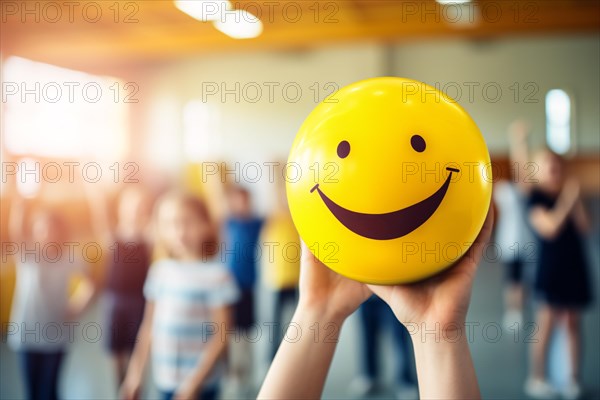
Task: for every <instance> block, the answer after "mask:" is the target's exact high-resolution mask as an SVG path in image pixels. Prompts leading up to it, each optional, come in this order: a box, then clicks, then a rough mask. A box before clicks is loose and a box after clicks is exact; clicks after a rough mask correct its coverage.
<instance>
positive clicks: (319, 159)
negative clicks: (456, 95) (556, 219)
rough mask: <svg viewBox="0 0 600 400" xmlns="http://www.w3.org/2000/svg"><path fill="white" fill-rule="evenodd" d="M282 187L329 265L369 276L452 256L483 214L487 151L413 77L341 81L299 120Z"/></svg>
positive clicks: (443, 98)
mask: <svg viewBox="0 0 600 400" xmlns="http://www.w3.org/2000/svg"><path fill="white" fill-rule="evenodd" d="M286 189H287V196H288V202H289V206H290V210H291V213H292V218H293V220H294V224H295V225H296V228H297V229H298V232H299V234H300V236H301V237H302V239H303V240H304V242H305V243H306V244H307V246H308V247H309V249H310V250H311V252H313V254H314V255H315V256H316V257H317V258H319V259H320V260H321V261H322V262H323V263H324V264H325V265H327V266H328V267H329V268H331V269H332V270H334V271H336V272H338V273H340V274H342V275H344V276H347V277H349V278H352V279H356V280H358V281H362V282H367V283H376V284H396V283H405V282H413V281H417V280H420V279H424V278H426V277H428V276H431V275H433V274H435V273H437V272H440V271H441V270H443V269H445V268H447V267H448V266H450V265H452V264H453V263H454V262H455V261H456V260H458V259H459V258H460V257H461V256H462V255H463V254H464V253H465V252H466V251H467V250H468V248H469V247H470V245H471V244H472V242H473V241H474V240H475V238H476V237H477V234H478V233H479V231H480V229H481V227H482V225H483V222H484V220H485V217H486V214H487V211H488V207H489V204H490V198H491V192H492V173H491V165H490V157H489V154H488V150H487V147H486V144H485V141H484V139H483V137H482V135H481V133H480V131H479V129H478V128H477V126H476V125H475V123H474V122H473V120H472V119H471V118H470V117H469V115H468V114H467V113H466V112H465V110H463V109H462V108H461V107H460V106H459V105H458V103H457V102H456V101H455V100H453V99H451V98H450V97H448V96H447V95H445V94H444V93H442V92H440V91H438V90H436V89H435V88H433V87H431V86H428V85H426V84H424V83H422V82H418V81H414V80H409V79H403V78H374V79H368V80H364V81H360V82H357V83H354V84H352V85H349V86H346V87H344V88H342V89H341V90H340V91H339V92H337V93H336V94H334V95H333V96H332V97H330V98H328V99H326V100H325V101H323V102H322V103H321V104H319V105H318V106H317V107H316V108H315V109H314V110H313V112H312V113H311V114H310V115H309V116H308V118H307V119H306V120H305V121H304V124H303V125H302V127H301V128H300V131H299V132H298V135H297V136H296V139H295V140H294V144H293V145H292V150H291V152H290V156H289V159H288V164H287V168H286Z"/></svg>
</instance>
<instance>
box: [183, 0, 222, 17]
mask: <svg viewBox="0 0 600 400" xmlns="http://www.w3.org/2000/svg"><path fill="white" fill-rule="evenodd" d="M175 7H177V8H178V9H180V10H181V11H183V12H184V13H186V14H188V15H189V16H190V17H192V18H195V19H197V20H199V21H203V22H206V21H216V20H220V19H222V18H221V17H222V16H223V15H224V14H225V13H226V12H227V11H228V10H231V8H232V7H231V3H229V1H227V0H175Z"/></svg>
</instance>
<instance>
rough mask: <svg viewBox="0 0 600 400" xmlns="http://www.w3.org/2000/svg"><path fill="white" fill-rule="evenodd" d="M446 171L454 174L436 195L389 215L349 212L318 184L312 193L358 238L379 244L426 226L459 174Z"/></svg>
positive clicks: (453, 169)
mask: <svg viewBox="0 0 600 400" xmlns="http://www.w3.org/2000/svg"><path fill="white" fill-rule="evenodd" d="M446 170H448V171H450V174H449V175H448V177H447V178H446V181H445V182H444V184H443V185H442V186H441V187H440V188H439V189H438V190H437V191H436V192H435V193H434V194H432V195H431V196H429V197H428V198H426V199H425V200H422V201H420V202H418V203H415V204H413V205H412V206H408V207H406V208H403V209H401V210H397V211H392V212H389V213H385V214H366V213H362V212H356V211H351V210H348V209H346V208H344V207H342V206H340V205H338V204H336V203H335V202H334V201H333V200H331V199H330V198H329V197H327V196H326V195H325V193H323V192H322V191H321V189H319V184H318V183H317V184H316V185H315V186H314V187H313V188H312V189H311V190H310V192H311V193H312V192H313V191H315V189H316V190H317V192H318V193H319V196H321V199H323V202H324V203H325V205H326V206H327V208H328V209H329V211H331V213H332V214H333V215H334V216H335V217H336V218H337V219H338V221H340V222H341V223H342V225H344V226H345V227H346V228H348V229H350V230H351V231H352V232H354V233H356V234H357V235H360V236H364V237H366V238H369V239H376V240H389V239H397V238H399V237H402V236H404V235H408V234H409V233H411V232H412V231H414V230H415V229H417V228H418V227H420V226H421V225H423V224H424V223H425V222H426V221H427V220H428V219H429V218H430V217H431V216H432V215H433V213H434V212H435V210H437V208H438V207H439V205H440V204H441V202H442V200H443V199H444V196H445V195H446V191H447V190H448V186H450V180H451V178H452V173H453V172H459V170H458V169H456V168H446Z"/></svg>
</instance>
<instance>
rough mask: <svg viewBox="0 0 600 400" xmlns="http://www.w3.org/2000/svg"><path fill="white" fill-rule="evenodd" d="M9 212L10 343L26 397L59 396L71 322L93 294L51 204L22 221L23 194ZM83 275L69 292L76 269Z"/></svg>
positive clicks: (77, 254)
mask: <svg viewBox="0 0 600 400" xmlns="http://www.w3.org/2000/svg"><path fill="white" fill-rule="evenodd" d="M15 202H16V204H14V205H13V207H14V208H13V210H11V214H10V221H9V224H10V234H11V240H13V242H14V243H15V244H16V245H17V246H18V247H19V249H20V253H19V254H18V255H17V256H16V259H15V264H16V269H17V280H16V287H15V292H14V297H13V303H12V310H11V324H12V326H13V327H14V331H13V332H12V333H9V335H8V342H9V345H10V346H11V347H12V348H13V349H14V350H16V351H17V352H18V353H19V358H20V364H21V368H22V373H23V377H24V379H25V389H26V393H27V398H28V399H30V400H38V399H40V400H41V399H46V400H52V399H57V398H59V396H58V381H59V377H60V371H61V366H62V364H63V360H64V356H65V353H66V351H67V347H68V344H69V343H71V342H73V340H74V337H73V332H74V324H73V322H74V321H76V320H77V319H78V318H79V317H80V315H81V314H82V312H83V311H84V310H85V308H86V307H87V305H88V304H89V303H90V301H91V299H92V298H93V295H94V290H95V289H94V283H93V280H92V279H91V278H90V276H88V275H87V274H86V273H87V269H86V268H85V263H84V261H83V260H82V259H81V257H80V255H81V252H79V251H76V248H75V250H73V249H74V248H73V247H72V246H74V245H75V244H77V242H75V241H74V240H73V238H72V237H71V234H70V231H69V227H68V225H67V223H66V221H65V219H64V217H63V216H62V215H61V214H59V213H57V212H55V211H52V210H38V211H37V212H35V213H34V215H33V216H32V217H31V221H30V223H29V224H27V223H26V217H25V207H24V204H23V201H22V199H20V198H19V199H16V200H15ZM32 250H33V251H32ZM78 273H79V275H81V276H82V278H83V280H82V281H81V282H80V283H79V285H78V286H77V290H76V292H75V293H74V294H73V295H72V296H71V297H69V284H70V283H71V280H72V278H74V277H75V276H76V275H77V274H78Z"/></svg>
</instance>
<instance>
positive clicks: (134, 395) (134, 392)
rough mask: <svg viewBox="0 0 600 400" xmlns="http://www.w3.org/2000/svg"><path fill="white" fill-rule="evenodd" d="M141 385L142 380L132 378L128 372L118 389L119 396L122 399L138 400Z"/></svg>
mask: <svg viewBox="0 0 600 400" xmlns="http://www.w3.org/2000/svg"><path fill="white" fill-rule="evenodd" d="M141 386H142V381H141V380H140V379H137V378H133V377H132V376H131V375H130V374H128V375H127V376H126V377H125V380H124V381H123V384H122V385H121V388H120V389H119V397H120V398H121V399H122V400H138V399H139V397H140V388H141Z"/></svg>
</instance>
